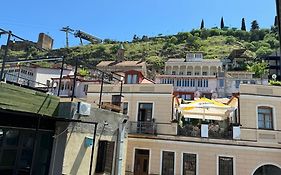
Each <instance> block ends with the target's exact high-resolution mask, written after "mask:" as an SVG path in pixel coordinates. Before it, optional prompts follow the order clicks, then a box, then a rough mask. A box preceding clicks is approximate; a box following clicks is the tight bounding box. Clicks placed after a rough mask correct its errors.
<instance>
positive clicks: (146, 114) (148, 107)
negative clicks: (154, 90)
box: [138, 103, 153, 122]
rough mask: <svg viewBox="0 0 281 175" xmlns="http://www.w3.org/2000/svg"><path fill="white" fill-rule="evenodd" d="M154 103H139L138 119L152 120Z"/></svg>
mask: <svg viewBox="0 0 281 175" xmlns="http://www.w3.org/2000/svg"><path fill="white" fill-rule="evenodd" d="M152 109H153V104H152V103H139V109H138V121H143V122H146V121H151V119H152Z"/></svg>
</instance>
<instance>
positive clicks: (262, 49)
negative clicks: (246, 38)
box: [256, 46, 272, 58]
mask: <svg viewBox="0 0 281 175" xmlns="http://www.w3.org/2000/svg"><path fill="white" fill-rule="evenodd" d="M271 53H272V50H271V49H270V47H265V46H261V47H260V48H259V49H258V50H257V51H256V55H257V57H259V58H260V57H263V56H266V55H270V54H271Z"/></svg>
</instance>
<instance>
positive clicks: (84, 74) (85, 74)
mask: <svg viewBox="0 0 281 175" xmlns="http://www.w3.org/2000/svg"><path fill="white" fill-rule="evenodd" d="M78 74H79V75H81V76H87V75H89V74H90V72H89V71H88V70H87V69H85V68H82V69H80V70H79V72H78Z"/></svg>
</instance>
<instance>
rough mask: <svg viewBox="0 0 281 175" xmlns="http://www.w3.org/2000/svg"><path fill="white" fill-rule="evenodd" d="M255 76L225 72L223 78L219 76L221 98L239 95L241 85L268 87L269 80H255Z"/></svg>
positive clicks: (242, 72)
mask: <svg viewBox="0 0 281 175" xmlns="http://www.w3.org/2000/svg"><path fill="white" fill-rule="evenodd" d="M254 74H255V73H254V72H248V71H225V74H224V75H223V76H218V83H219V84H218V88H217V89H218V95H219V97H231V96H232V95H233V94H236V93H239V89H240V84H260V85H268V79H267V78H254V77H253V76H254Z"/></svg>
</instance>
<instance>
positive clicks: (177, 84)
mask: <svg viewBox="0 0 281 175" xmlns="http://www.w3.org/2000/svg"><path fill="white" fill-rule="evenodd" d="M221 72H222V62H221V61H220V60H217V59H203V53H201V52H189V53H188V54H187V55H186V58H185V59H184V58H182V59H169V60H168V61H167V62H166V63H165V73H164V75H157V76H156V83H160V84H173V86H174V95H177V96H179V97H181V98H183V99H193V98H196V97H200V96H206V97H208V98H211V97H217V86H218V81H217V75H218V74H219V73H221Z"/></svg>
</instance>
